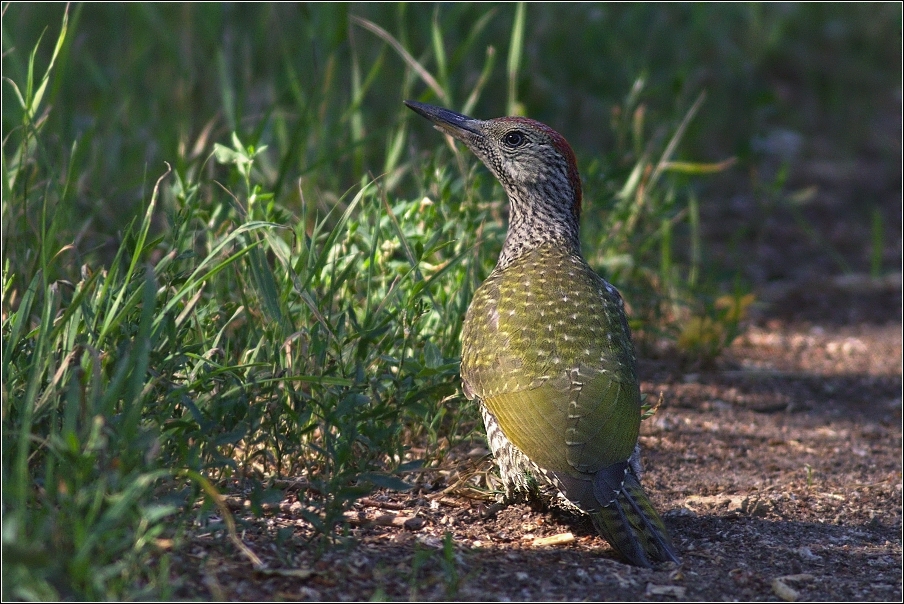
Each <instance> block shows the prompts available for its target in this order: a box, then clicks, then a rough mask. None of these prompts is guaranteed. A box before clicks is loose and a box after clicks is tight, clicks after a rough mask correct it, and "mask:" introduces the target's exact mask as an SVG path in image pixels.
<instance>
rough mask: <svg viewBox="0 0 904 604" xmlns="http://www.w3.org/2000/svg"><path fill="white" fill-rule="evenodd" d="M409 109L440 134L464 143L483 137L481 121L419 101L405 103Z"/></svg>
mask: <svg viewBox="0 0 904 604" xmlns="http://www.w3.org/2000/svg"><path fill="white" fill-rule="evenodd" d="M405 104H406V105H407V106H408V108H409V109H412V110H414V111H415V112H417V113H419V114H421V115H422V116H424V117H425V118H427V119H428V120H430V121H431V122H433V124H434V127H435V128H436V129H437V130H439V131H440V132H445V133H446V134H448V135H450V136H453V137H455V138H457V139H458V140H460V141H462V142H463V143H468V142H469V140H473V139H474V137H475V136H482V134H481V132H480V123H481V122H480V120H475V119H474V118H471V117H468V116H467V115H462V114H460V113H455V112H454V111H449V110H448V109H443V108H442V107H434V106H433V105H427V104H426V103H418V102H417V101H405Z"/></svg>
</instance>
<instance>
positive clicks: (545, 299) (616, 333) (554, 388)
mask: <svg viewBox="0 0 904 604" xmlns="http://www.w3.org/2000/svg"><path fill="white" fill-rule="evenodd" d="M563 267H564V269H563ZM463 340H464V350H463V354H462V377H463V379H464V382H465V389H466V391H468V392H469V393H470V394H472V395H473V396H476V397H478V398H480V399H481V400H482V401H483V402H484V404H485V405H486V406H487V408H488V409H489V411H490V412H491V413H492V414H493V415H494V416H495V417H496V420H497V421H498V422H499V424H500V426H501V428H502V430H503V432H504V433H505V435H506V437H507V438H508V439H509V440H510V441H511V442H512V443H513V444H515V445H516V446H517V447H518V448H519V449H520V450H521V451H522V452H523V453H524V454H525V455H527V456H528V457H529V458H530V459H531V460H532V461H534V463H536V464H537V465H538V466H540V467H541V468H543V469H544V470H548V471H552V472H554V473H556V474H563V473H564V474H568V475H570V476H572V477H574V478H579V477H580V478H582V479H586V480H589V479H590V477H591V476H592V475H593V474H594V473H595V472H596V471H597V470H599V469H601V468H603V467H606V466H608V465H611V464H613V463H617V462H621V461H624V460H626V459H628V457H630V456H631V453H632V452H633V449H634V445H635V444H636V442H637V435H638V430H639V426H640V394H639V389H638V384H637V379H636V373H635V369H634V355H633V348H632V346H631V342H630V336H629V334H628V330H627V324H626V322H625V319H624V313H623V311H622V308H621V304H620V301H619V298H618V294H617V293H616V292H615V291H614V290H612V289H611V288H610V287H609V286H608V285H607V284H606V283H605V282H604V281H603V280H602V279H600V278H599V277H598V276H597V275H596V274H595V273H594V272H593V271H592V270H591V269H590V268H589V267H588V266H587V265H586V263H584V261H583V259H581V258H579V257H573V256H564V257H563V256H561V255H559V256H556V251H555V250H551V249H548V248H541V249H539V250H537V251H536V252H532V253H530V254H527V255H525V257H523V258H522V259H519V261H516V263H515V264H512V265H509V266H508V267H506V268H505V270H504V271H499V272H494V273H493V274H492V275H491V276H490V277H489V278H488V279H487V281H486V282H485V283H484V284H483V285H482V286H481V287H480V288H479V289H478V291H477V292H476V293H475V297H474V300H473V302H472V305H471V308H470V309H469V310H468V317H467V319H466V322H465V329H464V337H463Z"/></svg>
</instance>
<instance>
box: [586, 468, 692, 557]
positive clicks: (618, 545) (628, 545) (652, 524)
mask: <svg viewBox="0 0 904 604" xmlns="http://www.w3.org/2000/svg"><path fill="white" fill-rule="evenodd" d="M591 518H592V519H593V524H594V526H595V527H596V530H597V531H599V533H600V534H601V535H602V536H603V537H605V538H606V540H607V541H608V542H609V543H610V544H612V547H614V548H615V549H616V551H618V553H619V554H621V555H622V556H623V557H624V558H626V559H627V560H628V561H629V562H631V563H632V564H635V565H637V566H644V567H647V568H649V567H651V566H652V565H653V563H656V562H668V561H671V562H678V555H677V554H676V553H675V547H674V546H673V545H672V541H671V539H670V538H669V533H668V531H667V530H666V528H665V525H664V524H663V523H662V519H661V518H660V517H659V514H657V513H656V510H654V509H653V505H652V504H651V503H650V500H649V499H648V498H647V494H646V493H645V492H644V490H643V488H642V487H641V486H640V483H639V482H638V481H637V478H635V476H634V474H633V473H632V472H627V473H626V475H625V478H624V482H623V483H622V485H621V488H620V489H619V490H618V492H617V494H616V496H615V500H614V501H612V502H611V503H610V504H609V505H606V506H604V507H601V508H599V509H598V510H597V511H596V512H593V513H592V514H591Z"/></svg>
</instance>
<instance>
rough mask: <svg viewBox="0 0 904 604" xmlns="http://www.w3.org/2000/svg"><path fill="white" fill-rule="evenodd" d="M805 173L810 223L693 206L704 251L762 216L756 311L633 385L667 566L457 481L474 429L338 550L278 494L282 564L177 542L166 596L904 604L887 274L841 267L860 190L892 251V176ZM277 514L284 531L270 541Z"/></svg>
mask: <svg viewBox="0 0 904 604" xmlns="http://www.w3.org/2000/svg"><path fill="white" fill-rule="evenodd" d="M873 167H874V166H873ZM817 168H819V169H820V170H822V172H820V173H818V174H815V176H813V178H811V179H810V180H809V181H808V182H812V181H814V180H815V181H816V182H818V183H819V184H820V190H822V191H826V192H827V193H826V194H824V195H821V194H817V196H816V197H815V199H814V200H813V201H812V202H811V203H810V204H809V205H808V206H806V207H805V208H804V210H803V216H804V217H805V218H806V220H807V222H808V223H809V224H811V225H812V226H813V228H814V229H815V231H816V232H817V233H818V234H819V237H817V238H812V237H811V238H807V237H804V236H803V235H802V234H801V230H800V229H799V228H797V227H796V226H795V225H796V224H799V222H798V223H796V222H795V220H794V216H793V215H791V214H789V213H788V212H785V211H783V210H781V209H778V210H776V209H775V208H772V209H769V210H768V212H767V211H765V210H763V208H761V207H759V208H758V207H754V204H750V203H747V204H745V203H742V202H743V200H741V201H738V202H737V203H733V204H731V203H729V204H726V205H725V207H723V208H720V209H718V210H715V211H713V212H712V214H711V215H710V216H708V217H705V218H707V220H705V221H704V222H705V224H710V225H716V226H714V227H711V229H710V232H709V233H708V234H707V235H708V239H709V240H710V241H711V243H712V245H711V247H710V249H712V250H714V253H721V254H725V257H726V258H728V257H729V255H730V254H731V253H732V251H731V250H730V249H729V247H728V246H727V245H724V246H721V245H720V241H727V239H726V237H727V236H728V234H729V233H733V232H738V227H739V225H756V226H755V228H754V227H751V228H749V229H748V230H749V237H747V238H746V239H745V240H744V241H741V242H740V244H738V242H737V240H735V243H734V244H733V245H735V246H736V247H735V250H734V251H735V253H738V252H739V257H741V258H745V267H746V268H745V272H746V277H747V278H748V279H749V280H750V282H752V283H753V284H754V285H755V293H756V294H757V304H756V305H755V307H754V309H753V313H752V315H751V317H750V320H749V321H748V322H747V323H746V324H745V326H744V331H743V333H742V335H741V336H740V337H739V338H738V339H737V340H736V342H735V343H734V344H733V345H732V347H731V348H730V349H729V350H728V351H727V353H726V354H724V355H723V356H722V357H720V358H719V359H718V361H717V362H716V364H715V366H714V367H712V368H709V369H706V370H703V369H699V368H697V369H695V368H693V367H691V368H688V367H687V365H682V364H681V363H680V362H678V361H677V360H676V359H675V358H671V357H670V356H669V355H667V354H666V355H660V356H662V358H658V359H651V358H648V357H645V358H642V359H641V361H640V374H641V377H642V379H643V383H642V390H643V391H644V392H647V393H650V394H651V395H653V396H654V397H655V396H657V395H658V393H659V392H662V393H663V395H664V398H663V404H662V406H661V407H660V409H659V410H658V412H657V413H656V415H655V416H654V417H653V418H651V419H650V420H648V421H645V422H644V423H643V425H642V428H641V430H642V432H641V443H642V445H643V448H644V464H645V469H646V472H645V475H644V479H643V483H644V485H645V487H646V489H647V491H648V493H649V494H650V497H651V499H652V501H653V502H654V504H655V505H656V507H657V509H658V510H660V512H661V513H662V515H663V518H664V520H665V523H666V525H667V526H668V528H669V530H670V531H671V534H672V537H673V539H674V541H675V545H676V549H677V551H678V553H679V555H680V557H681V563H680V564H678V565H674V564H668V565H664V566H662V567H660V568H657V569H655V570H646V569H640V568H635V567H632V566H629V565H627V564H625V563H623V562H621V561H620V560H619V559H618V558H617V557H616V555H615V554H614V552H613V551H612V550H611V549H610V548H609V546H608V545H607V544H606V542H605V541H604V540H602V539H601V538H600V537H598V536H597V535H596V534H595V532H594V530H593V528H592V526H591V525H590V523H589V521H587V520H586V519H582V518H579V517H574V516H569V515H567V514H564V513H559V512H555V511H545V510H541V509H534V508H532V507H531V506H530V505H528V504H518V505H511V506H508V507H504V508H501V509H497V507H498V506H493V505H492V501H487V500H485V499H481V498H479V497H477V495H476V494H475V492H472V491H469V490H468V488H467V484H469V483H468V481H469V480H470V481H472V483H473V484H483V485H486V484H487V483H486V481H492V480H493V473H492V470H491V467H492V466H491V462H490V461H489V460H488V458H487V454H488V451H487V450H486V449H485V443H482V442H480V441H476V442H474V443H471V444H469V445H467V446H465V447H462V448H459V449H456V450H455V451H454V452H453V454H452V455H451V456H450V458H449V459H448V460H446V462H445V465H444V467H445V468H447V469H446V471H443V472H436V473H434V474H431V475H430V476H424V480H425V482H423V485H422V488H421V489H420V490H419V491H418V492H416V493H390V492H386V493H379V494H377V495H374V496H372V497H371V498H369V499H366V500H363V501H361V502H359V503H358V504H356V505H355V508H354V511H353V512H352V513H351V514H350V515H349V520H350V523H351V524H350V526H351V528H350V533H349V536H350V537H351V539H349V540H348V544H347V545H345V546H341V547H337V548H336V549H333V550H331V551H329V552H327V553H326V554H324V555H322V556H320V557H317V556H315V555H314V553H313V552H310V551H308V550H306V549H304V545H303V543H304V536H305V535H306V534H307V533H308V529H307V528H306V526H305V523H304V522H303V521H302V520H301V518H300V516H298V515H297V513H296V512H297V509H298V507H300V506H299V504H298V503H297V502H296V499H295V495H294V493H292V492H291V489H287V497H286V500H285V501H284V502H283V504H282V505H280V506H279V510H278V511H276V512H275V513H274V514H273V515H272V516H270V517H268V518H264V519H261V520H258V521H253V520H251V526H252V527H256V528H248V529H246V530H245V532H244V533H243V534H242V537H243V540H244V542H245V543H246V544H247V545H248V546H249V547H250V548H251V549H252V550H253V551H254V552H255V553H256V555H257V556H259V557H260V558H261V559H262V560H263V561H264V562H265V563H266V564H267V565H268V566H269V567H270V568H272V569H279V570H270V571H253V570H252V566H251V564H250V563H249V561H248V559H247V558H246V557H245V556H244V555H242V554H241V553H240V552H239V551H238V550H237V549H236V548H235V547H233V546H232V545H231V544H230V543H229V542H228V541H226V540H225V539H221V538H219V537H218V538H217V539H216V540H213V539H212V538H210V537H203V536H198V537H197V538H196V539H195V541H194V543H193V546H192V548H190V551H189V553H187V554H179V555H177V556H176V560H175V565H176V566H174V570H176V569H178V571H177V572H178V573H179V574H180V576H182V577H183V578H185V580H184V582H183V583H182V585H181V586H180V587H178V589H177V593H176V595H177V596H178V597H182V598H201V599H209V598H214V599H238V600H259V599H260V600H268V599H280V600H370V599H392V600H399V599H401V600H408V599H414V600H420V599H423V600H443V599H452V600H539V601H546V600H787V601H794V600H801V601H807V600H836V601H837V600H841V601H844V600H848V601H866V600H870V601H875V600H887V601H901V598H902V549H901V542H902V518H901V516H902V430H901V419H902V416H901V393H902V384H901V375H902V335H901V329H902V324H901V308H902V307H901V274H900V272H897V273H895V272H892V274H891V275H887V276H886V277H884V278H881V279H871V278H868V277H867V276H865V270H861V271H859V272H858V271H857V270H856V269H857V268H858V267H864V266H868V263H866V261H865V260H864V255H865V254H867V253H868V248H869V245H868V242H869V231H868V225H869V222H868V221H865V220H864V219H863V217H862V215H856V214H857V212H860V209H859V208H858V207H857V205H856V204H851V203H845V201H846V200H847V201H849V200H850V199H851V197H852V196H855V195H863V194H864V187H866V194H868V195H869V197H870V198H871V199H876V200H877V202H878V203H879V204H880V207H882V208H884V210H883V211H884V212H885V213H886V216H885V218H886V224H887V229H886V241H887V245H886V251H885V254H886V265H888V263H889V261H891V265H892V266H896V265H898V266H899V265H900V258H901V248H900V241H901V232H900V223H901V213H900V207H901V206H900V195H901V188H900V187H901V184H900V179H898V180H897V181H895V180H894V179H893V178H892V182H891V183H889V182H888V180H887V179H884V180H883V179H879V182H880V183H881V182H885V183H886V184H885V186H877V185H876V179H873V178H872V177H871V176H870V168H871V166H870V165H864V166H862V168H863V169H862V170H860V171H857V172H856V174H858V175H859V176H858V177H857V178H860V179H861V180H862V182H861V181H858V180H857V178H853V179H852V178H851V176H850V175H851V171H850V170H849V169H848V170H847V172H844V174H847V177H845V178H846V179H845V180H844V182H843V183H842V184H839V183H837V182H836V181H834V180H833V179H835V178H836V177H837V176H838V174H839V173H841V172H839V170H832V169H826V168H825V166H822V167H819V166H815V167H814V168H813V169H814V170H816V169H817ZM880 168H881V166H880V167H879V168H877V169H880ZM844 174H842V176H844ZM804 180H806V179H804ZM842 185H843V186H842ZM736 201H737V200H736ZM858 225H859V226H858ZM864 225H866V226H864ZM720 230H722V231H724V232H720ZM826 246H828V247H829V248H831V249H833V250H836V251H838V253H840V254H842V255H843V256H844V257H845V258H847V259H848V260H849V262H850V263H851V266H852V267H854V269H855V270H854V273H853V275H852V274H850V273H847V274H844V273H843V271H840V270H839V268H838V266H837V263H834V262H833V261H832V259H831V258H830V257H828V254H827V253H826V249H828V248H827V247H826ZM280 528H284V529H289V530H288V531H284V532H283V533H284V534H289V535H290V536H289V537H288V540H287V542H285V543H283V544H277V541H276V540H275V539H274V535H276V534H277V532H278V529H280ZM567 533H570V536H568V535H565V536H564V537H560V538H559V539H560V543H558V544H552V545H544V544H543V541H542V539H543V538H545V537H551V536H556V535H562V534H567ZM446 535H449V536H451V538H448V537H446ZM186 576H188V577H193V578H186Z"/></svg>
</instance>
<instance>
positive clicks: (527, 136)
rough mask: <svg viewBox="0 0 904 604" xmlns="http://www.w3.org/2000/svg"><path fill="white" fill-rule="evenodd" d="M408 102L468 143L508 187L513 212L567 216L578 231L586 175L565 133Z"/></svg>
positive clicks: (537, 124)
mask: <svg viewBox="0 0 904 604" xmlns="http://www.w3.org/2000/svg"><path fill="white" fill-rule="evenodd" d="M405 104H406V105H407V106H408V107H409V108H410V109H412V110H414V111H416V112H417V113H419V114H420V115H422V116H424V117H425V118H427V119H428V120H430V121H431V122H433V123H434V125H435V127H436V129H437V130H439V131H441V132H445V133H446V134H449V135H450V136H452V137H454V138H457V139H458V140H460V141H461V142H463V143H464V144H465V145H467V146H468V148H469V149H470V150H471V151H472V152H473V153H474V154H475V155H476V156H477V157H479V158H480V160H481V161H482V162H483V163H484V164H485V165H486V166H487V167H488V168H489V169H490V171H492V172H493V175H494V176H496V178H497V179H498V180H499V182H500V183H501V184H502V186H503V187H504V188H505V191H506V193H507V194H508V197H509V200H510V201H511V203H512V209H513V211H515V212H518V213H524V214H527V215H533V216H538V217H539V218H541V219H542V220H544V221H550V220H564V221H567V222H568V223H569V225H572V224H573V226H574V229H575V231H576V230H577V222H578V219H579V218H580V214H581V177H580V175H579V174H578V169H577V162H576V160H575V156H574V151H572V150H571V145H569V144H568V141H566V140H565V137H563V136H562V135H561V134H559V133H558V132H556V131H555V130H553V129H552V128H550V127H549V126H547V125H545V124H541V123H540V122H537V121H534V120H531V119H528V118H524V117H499V118H496V119H491V120H477V119H474V118H471V117H468V116H466V115H462V114H460V113H456V112H454V111H450V110H448V109H443V108H442V107H434V106H433V105H427V104H424V103H418V102H415V101H405Z"/></svg>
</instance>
